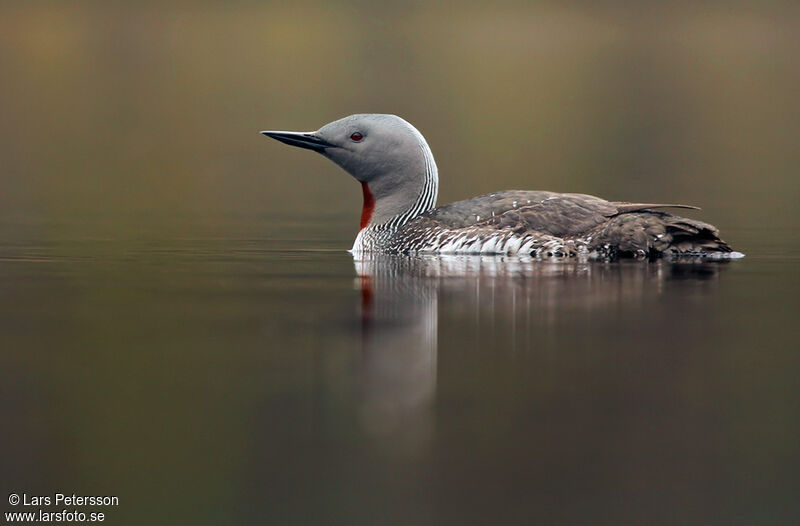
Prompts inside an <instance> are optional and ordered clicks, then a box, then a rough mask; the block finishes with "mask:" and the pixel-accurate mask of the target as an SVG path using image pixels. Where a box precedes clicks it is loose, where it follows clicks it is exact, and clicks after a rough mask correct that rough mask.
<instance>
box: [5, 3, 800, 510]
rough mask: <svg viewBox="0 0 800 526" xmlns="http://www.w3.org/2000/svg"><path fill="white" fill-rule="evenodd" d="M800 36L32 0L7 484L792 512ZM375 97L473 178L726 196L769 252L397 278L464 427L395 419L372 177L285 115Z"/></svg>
mask: <svg viewBox="0 0 800 526" xmlns="http://www.w3.org/2000/svg"><path fill="white" fill-rule="evenodd" d="M799 57H800V5H798V3H797V2H788V1H787V2H735V1H734V2H704V3H702V5H699V3H696V2H652V1H651V2H639V3H637V4H636V5H631V3H630V2H622V1H620V2H588V1H586V2H577V3H571V4H570V5H569V6H567V5H565V4H564V3H562V2H502V1H496V2H491V3H484V2H458V3H456V2H449V3H430V2H407V3H403V4H395V3H389V2H366V1H352V2H337V3H333V2H322V1H317V2H302V1H298V2H265V1H260V2H256V1H252V2H251V1H231V2H224V3H223V2H217V3H212V2H121V1H116V2H115V1H96V2H90V1H75V2H65V1H53V2H39V1H33V0H30V1H15V0H3V2H2V3H0V100H2V114H1V115H0V298H2V302H0V348H2V349H3V352H0V417H1V418H2V421H3V426H4V429H5V430H6V433H4V434H3V435H2V437H1V438H0V446H1V447H2V450H3V454H2V455H0V489H2V490H3V491H4V492H6V493H8V492H11V491H17V492H20V493H21V492H22V491H28V492H33V493H36V492H44V491H51V490H52V491H55V490H61V491H67V492H68V491H78V492H81V491H85V492H90V493H92V494H96V493H108V494H116V495H119V496H120V500H121V504H120V507H119V508H117V509H108V510H106V511H108V516H109V519H108V523H109V524H145V523H148V524H149V523H152V524H159V523H160V524H180V523H193V524H203V523H207V524H224V523H230V524H234V523H235V524H245V523H259V522H267V521H266V520H265V519H266V518H269V519H273V522H272V523H276V524H292V523H303V524H307V523H311V522H314V521H316V522H318V523H321V524H333V523H340V524H379V523H389V524H392V523H397V524H412V523H414V524H437V525H438V524H466V523H475V524H489V523H508V524H511V523H514V522H513V521H514V520H518V521H520V520H521V519H520V518H521V517H527V518H531V517H536V516H537V514H538V516H539V517H542V516H543V517H544V518H545V519H547V518H548V517H549V518H551V519H552V520H549V521H548V520H544V522H545V523H553V524H556V523H563V521H559V520H558V519H559V518H561V519H563V518H565V517H566V518H569V517H572V518H573V519H574V523H576V524H615V525H616V524H678V523H679V524H702V525H703V526H707V525H708V524H725V525H726V526H729V525H730V524H743V525H745V524H746V525H750V524H767V523H774V524H788V523H792V522H791V520H788V518H790V517H797V516H798V510H797V498H796V494H797V487H798V485H797V476H796V474H797V472H798V469H797V466H798V458H800V455H798V448H797V440H796V437H797V434H798V433H797V427H798V421H797V418H796V415H797V414H798V407H800V404H799V403H798V400H800V395H799V394H798V390H797V387H796V383H797V382H796V376H797V374H796V371H797V369H798V363H797V362H798V355H797V353H796V351H795V350H794V347H796V342H797V328H796V318H797V312H798V303H797V301H798V300H797V299H798V298H799V297H800V294H798V274H797V272H796V269H797V262H798V254H800V249H798V240H797V239H798V238H797V230H796V229H797V228H798V227H800V220H798V217H800V213H798V212H800V210H799V209H798V208H799V205H798V196H799V195H800V178H798V173H800V149H798V144H797V143H798V137H800V118H799V117H800V97H798V94H800V58H799ZM358 112H382V113H396V114H398V115H400V116H402V117H404V118H405V119H407V120H408V121H410V122H411V123H412V124H414V125H415V126H417V127H418V128H419V129H420V131H421V132H422V133H423V134H424V135H425V136H426V138H427V139H428V141H429V143H430V145H431V147H432V150H433V152H434V155H435V157H436V160H437V163H438V165H439V169H440V182H441V187H440V194H439V195H440V197H439V200H440V203H445V202H450V201H454V200H458V199H464V198H468V197H471V196H474V195H477V194H481V193H486V192H491V191H495V190H500V189H507V188H520V189H545V190H555V191H565V192H585V193H591V194H596V195H600V196H602V197H606V198H609V199H616V200H637V201H654V202H679V203H687V204H693V205H698V206H701V207H702V208H703V211H702V212H691V214H692V215H693V216H695V217H700V218H702V219H704V220H707V221H709V222H711V223H713V224H715V225H717V226H718V227H720V229H721V230H722V236H723V238H725V239H726V240H727V241H729V242H731V244H732V245H733V246H734V247H735V248H736V249H737V250H740V251H742V252H745V253H747V254H748V257H747V258H744V259H743V260H741V261H738V262H735V263H732V264H731V265H729V266H727V267H725V266H720V267H713V268H712V270H708V269H705V270H704V268H701V269H700V270H701V271H702V272H698V271H695V272H694V273H693V272H692V271H690V270H685V269H684V270H680V269H681V267H676V268H678V269H679V270H678V271H676V270H675V269H673V268H671V267H670V266H668V265H666V264H664V265H663V266H661V265H655V264H654V265H645V266H641V265H636V264H634V265H628V266H623V265H620V266H614V265H609V266H603V265H602V264H597V265H594V266H591V267H588V268H589V270H586V269H582V270H581V271H580V272H579V271H576V272H575V275H570V274H569V272H568V270H569V268H568V267H565V268H566V269H567V271H564V275H563V276H562V275H561V274H556V275H554V276H551V277H548V276H546V275H544V274H546V273H544V274H543V275H537V274H536V273H533V274H530V275H527V274H526V275H524V276H523V277H522V278H521V279H505V278H504V277H503V275H502V274H503V272H504V270H503V269H504V268H505V267H504V265H503V264H498V263H497V262H495V264H496V265H497V266H498V267H500V270H499V271H498V272H499V274H500V277H497V278H496V279H495V277H493V276H491V275H489V276H488V277H487V276H481V277H480V278H475V276H472V277H471V278H469V277H468V278H464V279H460V280H458V279H457V280H445V279H443V280H442V283H439V282H438V281H435V280H431V279H421V278H419V277H415V276H413V275H412V276H410V277H409V276H403V275H401V274H400V275H395V274H393V273H391V272H388V271H387V276H386V277H387V279H388V285H389V286H391V287H394V286H396V288H398V289H402V288H403V287H402V286H405V287H406V289H407V291H406V292H408V293H409V295H410V296H412V300H414V301H417V300H419V298H414V297H413V296H414V295H415V294H417V293H418V292H419V291H420V290H422V291H423V292H425V294H422V296H423V298H422V299H423V300H425V301H428V302H429V303H426V304H425V305H427V307H428V308H429V310H424V309H423V311H424V313H426V314H437V313H438V314H440V315H441V316H440V318H441V319H439V317H437V315H431V316H427V317H423V318H424V319H423V320H422V321H424V322H430V323H428V325H431V327H428V328H432V330H433V336H432V337H431V338H430V340H431V341H433V343H434V345H433V347H434V349H433V352H432V359H434V360H438V361H437V362H436V363H437V367H438V369H436V370H435V371H434V372H433V383H434V384H435V388H436V392H435V394H432V395H431V400H430V401H429V406H426V407H425V408H424V409H425V411H423V413H424V414H423V417H424V418H422V419H421V421H422V424H421V423H420V422H414V421H412V422H411V423H410V425H406V426H405V427H406V430H407V431H409V434H410V435H413V434H414V433H413V432H414V431H415V429H416V427H419V428H420V429H422V431H424V433H421V434H422V435H425V433H428V435H425V436H428V438H427V439H425V440H428V442H426V441H425V440H422V439H419V438H418V437H412V438H414V439H413V440H411V439H409V437H408V436H405V435H402V434H401V435H400V436H396V435H394V434H388V433H387V434H381V433H377V434H376V433H375V432H374V430H371V429H368V426H365V425H364V424H363V422H362V420H363V418H362V415H361V412H362V410H363V406H364V405H365V404H367V405H368V403H369V401H370V400H371V394H370V392H369V390H368V389H365V388H364V386H363V385H362V384H363V383H365V382H364V381H365V379H366V380H370V381H371V382H374V383H377V384H380V382H381V380H383V377H381V375H373V376H371V375H370V369H369V363H368V362H369V359H374V358H375V357H376V356H377V358H380V357H381V354H380V352H378V353H375V355H372V356H370V353H369V352H367V351H368V349H367V347H368V345H366V344H365V343H364V336H363V328H362V327H361V326H360V323H361V322H362V318H361V316H360V311H359V302H360V301H361V295H360V292H359V291H358V290H357V289H358V287H359V286H360V285H359V284H354V283H353V277H354V276H355V271H354V267H353V261H352V259H351V258H350V256H349V255H348V254H346V253H345V252H343V250H344V249H346V248H349V247H350V246H351V244H352V239H353V237H354V235H355V231H356V228H357V225H358V219H359V213H360V205H361V203H360V200H361V192H360V189H359V188H358V185H357V184H356V183H355V182H354V181H353V180H352V179H351V178H349V176H347V175H346V174H344V173H343V172H342V171H341V170H340V169H339V168H337V167H336V166H335V165H333V164H332V163H330V162H328V161H326V160H324V159H322V158H321V157H320V156H318V155H314V154H311V153H310V152H306V151H301V150H297V149H292V148H287V147H285V146H283V145H280V144H278V143H276V142H275V141H271V140H268V139H266V138H264V137H263V136H261V135H259V133H258V132H259V131H260V130H263V129H295V130H310V129H316V128H318V127H320V126H321V125H323V124H325V123H327V122H329V121H331V120H334V119H336V118H339V117H342V116H344V115H347V114H351V113H358ZM298 249H306V252H301V251H300V250H298ZM501 263H502V262H501ZM699 267H701V266H699ZM389 270H392V269H391V268H390V269H389ZM584 270H585V272H583V271H584ZM581 272H583V273H581ZM681 272H684V273H686V274H687V275H686V276H681V275H680V274H681ZM703 272H707V274H708V275H703ZM423 274H424V273H423ZM695 274H697V275H695ZM698 275H699V277H698ZM473 278H474V279H473ZM376 281H377V280H376ZM440 285H441V287H442V289H441V290H439V287H440ZM391 287H389V288H391ZM428 289H431V290H428ZM426 291H427V292H426ZM495 294H496V297H497V298H499V299H498V300H497V302H495V301H494V300H495ZM487 298H491V301H489V300H487ZM502 298H506V299H507V300H508V301H505V302H503V301H500V299H502ZM434 300H435V301H434ZM436 301H438V302H439V303H436ZM409 305H411V306H412V307H413V306H414V302H413V301H411V302H409ZM522 305H526V308H525V309H523V308H522ZM401 307H402V308H398V309H397V310H398V311H404V309H405V308H406V305H405V304H403V305H401ZM391 321H392V322H393V325H392V324H389V323H387V325H390V327H389V328H390V329H392V330H395V329H396V331H397V332H398V333H401V334H400V335H401V336H402V335H404V333H403V331H404V330H405V329H407V327H404V326H402V324H401V323H398V322H397V320H391ZM437 323H439V325H438V326H437V325H436V324H437ZM437 330H438V333H437V332H436V331H437ZM412 332H413V331H412ZM437 334H438V339H437V337H436V336H437ZM379 335H380V334H379ZM375 341H376V342H377V343H378V344H380V343H381V341H380V338H377V337H376V338H375ZM676 341H679V343H680V344H681V345H676ZM437 343H438V349H437V348H436V344H437ZM396 346H397V347H400V348H402V349H405V350H408V349H413V347H414V346H413V345H412V344H409V343H408V342H407V341H405V340H402V341H401V342H400V344H396ZM387 347H391V345H387ZM385 350H386V351H389V352H388V354H391V352H392V351H394V350H395V349H394V348H388V349H385ZM375 378H377V380H376V379H375ZM367 383H369V382H367ZM370 385H371V384H370ZM412 387H413V386H412ZM412 394H414V393H413V389H412ZM392 416H393V415H392V414H390V415H389V417H392ZM426 419H427V420H426ZM398 420H399V419H398ZM401 423H402V424H406V423H405V422H402V421H401ZM423 424H424V425H423ZM415 426H416V427H415ZM3 495H5V493H4V494H3ZM3 498H5V497H4V496H3ZM0 510H2V511H7V510H9V507H8V506H6V505H5V504H4V505H3V506H0ZM154 511H159V512H160V514H156V513H154ZM498 517H499V519H498ZM332 518H333V519H337V520H338V522H337V520H331V519H332ZM303 519H308V520H303ZM392 519H393V520H392ZM493 519H494V520H493ZM787 520H788V522H787ZM531 522H533V521H532V520H531V521H528V522H527V523H531ZM795 522H796V521H795Z"/></svg>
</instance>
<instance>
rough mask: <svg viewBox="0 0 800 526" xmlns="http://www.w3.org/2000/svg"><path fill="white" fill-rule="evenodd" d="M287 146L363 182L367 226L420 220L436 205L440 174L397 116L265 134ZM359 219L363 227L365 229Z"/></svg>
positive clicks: (414, 133) (352, 118)
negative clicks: (369, 207) (412, 217)
mask: <svg viewBox="0 0 800 526" xmlns="http://www.w3.org/2000/svg"><path fill="white" fill-rule="evenodd" d="M261 133H263V134H264V135H266V136H268V137H272V138H273V139H276V140H278V141H280V142H282V143H285V144H288V145H290V146H297V147H299V148H305V149H308V150H313V151H316V152H319V153H321V154H322V155H324V156H325V157H327V158H328V159H330V160H331V161H333V162H334V163H336V164H337V165H339V166H340V167H342V168H343V169H344V170H345V171H346V172H347V173H349V174H350V175H352V176H353V177H354V178H356V179H357V180H358V181H360V182H361V184H362V186H363V190H364V210H365V212H366V210H367V204H368V203H367V201H368V200H369V199H371V200H372V203H371V205H372V210H370V213H369V218H368V219H367V221H366V222H367V223H368V224H383V223H387V222H388V221H390V220H392V219H393V218H395V217H399V216H403V215H405V214H408V213H414V215H419V214H420V213H422V212H425V211H426V210H429V209H430V208H433V206H434V205H435V202H436V193H437V191H438V175H437V169H436V163H435V162H434V160H433V155H432V154H431V151H430V148H429V147H428V143H427V142H426V141H425V139H424V138H423V137H422V134H421V133H420V132H419V131H417V129H416V128H414V127H413V126H412V125H411V124H409V123H408V122H406V121H405V120H404V119H402V118H400V117H398V116H396V115H385V114H375V113H367V114H358V115H350V116H349V117H344V118H342V119H339V120H336V121H333V122H331V123H328V124H326V125H325V126H323V127H322V128H320V129H319V130H317V131H312V132H287V131H263V132H261ZM364 222H365V221H364V215H363V214H362V227H364V226H365V224H364Z"/></svg>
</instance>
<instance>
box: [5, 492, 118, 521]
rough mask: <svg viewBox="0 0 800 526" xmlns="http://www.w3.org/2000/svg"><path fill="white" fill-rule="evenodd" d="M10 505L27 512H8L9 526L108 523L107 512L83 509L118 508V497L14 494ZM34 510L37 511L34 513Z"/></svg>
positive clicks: (11, 495)
mask: <svg viewBox="0 0 800 526" xmlns="http://www.w3.org/2000/svg"><path fill="white" fill-rule="evenodd" d="M8 503H9V504H10V505H12V506H21V507H24V508H26V509H25V510H24V511H7V512H5V521H6V523H7V524H10V523H14V522H103V521H105V520H106V511H105V510H103V511H99V510H96V509H89V510H84V509H81V508H105V507H109V506H110V507H114V506H119V497H117V496H116V495H76V494H74V493H53V494H52V495H31V494H28V493H22V494H19V493H11V494H9V495H8ZM32 507H33V508H36V509H31V508H32ZM46 507H53V508H57V509H55V510H52V511H51V510H48V509H44V508H46ZM58 508H60V509H58Z"/></svg>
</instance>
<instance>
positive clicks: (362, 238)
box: [350, 130, 439, 254]
mask: <svg viewBox="0 0 800 526" xmlns="http://www.w3.org/2000/svg"><path fill="white" fill-rule="evenodd" d="M414 131H415V132H416V135H417V136H418V137H417V138H418V141H419V149H420V153H421V157H422V158H423V160H424V173H423V174H415V175H416V177H415V178H418V177H419V176H420V175H421V177H422V185H421V188H420V190H419V192H418V194H417V195H416V198H415V199H414V201H412V202H411V203H410V204H409V206H408V207H407V208H405V210H403V211H402V212H400V213H399V214H396V215H394V216H392V217H390V218H389V219H387V220H384V221H382V222H380V223H377V222H373V221H372V215H373V211H374V210H375V197H374V196H373V194H372V191H371V190H370V187H369V183H365V182H362V183H361V187H362V190H363V194H364V206H363V208H362V210H361V230H360V231H359V232H358V236H356V239H355V242H354V243H353V248H352V249H351V250H350V251H351V252H353V253H354V254H357V253H360V252H372V251H381V250H383V249H385V248H386V247H387V246H388V244H389V240H390V238H391V237H392V235H393V234H394V233H395V232H397V231H398V230H399V229H400V228H402V227H403V225H405V224H406V223H408V222H409V221H411V220H412V219H414V218H415V217H417V216H419V215H420V214H423V213H425V212H427V211H428V210H431V209H433V208H434V207H435V206H436V198H437V196H438V193H439V171H438V169H437V167H436V162H435V161H434V160H433V153H432V152H431V149H430V147H429V146H428V143H427V142H425V139H424V138H423V137H422V135H421V134H420V133H419V132H418V131H416V130H414ZM408 176H409V175H408V174H401V175H398V177H408ZM412 177H413V176H412Z"/></svg>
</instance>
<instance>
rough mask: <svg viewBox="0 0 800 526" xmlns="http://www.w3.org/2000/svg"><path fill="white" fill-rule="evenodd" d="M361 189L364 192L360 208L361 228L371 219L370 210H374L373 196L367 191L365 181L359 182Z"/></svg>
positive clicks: (367, 186)
mask: <svg viewBox="0 0 800 526" xmlns="http://www.w3.org/2000/svg"><path fill="white" fill-rule="evenodd" d="M361 190H362V191H363V192H364V208H362V209H361V230H363V229H364V228H365V227H366V226H367V225H368V224H369V220H370V219H372V211H373V210H375V197H374V196H373V195H372V192H370V191H369V185H368V184H367V183H363V182H362V183H361Z"/></svg>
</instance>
